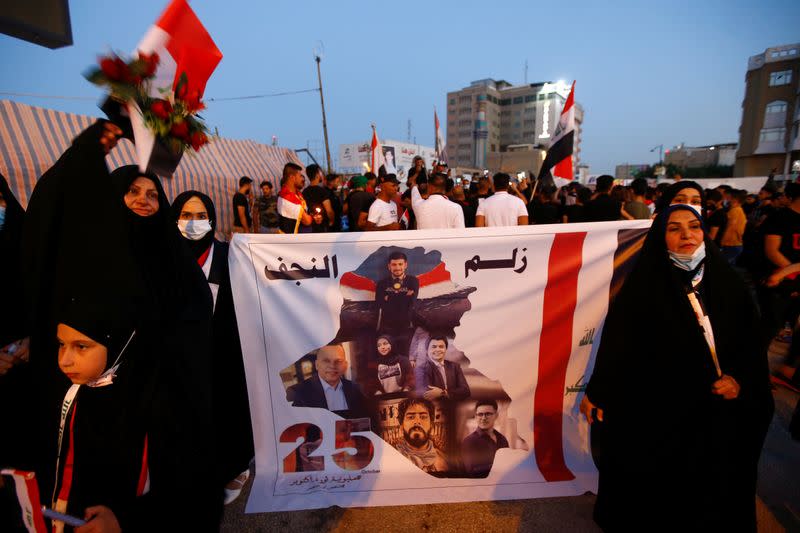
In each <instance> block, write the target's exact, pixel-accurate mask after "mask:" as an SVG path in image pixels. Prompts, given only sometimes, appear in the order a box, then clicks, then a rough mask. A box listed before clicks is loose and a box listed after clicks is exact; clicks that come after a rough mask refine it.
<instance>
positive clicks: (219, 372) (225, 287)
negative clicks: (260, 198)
mask: <svg viewBox="0 0 800 533" xmlns="http://www.w3.org/2000/svg"><path fill="white" fill-rule="evenodd" d="M172 220H173V223H175V224H176V225H177V227H178V230H179V231H180V233H181V235H182V236H183V240H184V242H185V243H186V244H187V245H188V247H189V249H190V250H191V252H192V256H193V257H194V258H195V260H196V261H197V266H198V268H199V269H201V270H202V272H203V276H204V277H205V278H206V279H207V280H208V287H209V289H210V290H211V294H212V296H213V300H214V302H213V307H214V315H213V320H212V362H211V365H212V387H213V398H214V407H213V417H214V418H213V420H214V423H213V425H214V437H215V440H216V452H215V453H216V458H215V461H214V462H215V467H216V470H217V471H218V474H219V479H220V483H222V484H224V485H225V501H224V503H225V504H229V503H231V502H233V501H234V500H235V499H236V498H237V497H238V496H239V494H240V493H241V490H242V487H243V486H244V483H245V482H246V481H247V479H248V478H249V477H250V460H251V459H252V458H253V455H254V451H253V430H252V428H251V426H250V404H249V399H248V396H247V382H246V381H245V374H244V361H243V359H242V346H241V343H240V341H239V328H238V325H237V323H236V311H235V309H234V305H233V292H232V290H231V277H230V271H229V270H228V243H226V242H221V241H218V240H217V239H215V238H214V232H215V231H216V229H217V211H216V209H215V208H214V202H213V201H212V200H211V198H209V197H208V196H207V195H205V194H203V193H201V192H199V191H194V190H189V191H184V192H182V193H180V194H179V195H178V196H176V197H175V201H174V202H173V203H172Z"/></svg>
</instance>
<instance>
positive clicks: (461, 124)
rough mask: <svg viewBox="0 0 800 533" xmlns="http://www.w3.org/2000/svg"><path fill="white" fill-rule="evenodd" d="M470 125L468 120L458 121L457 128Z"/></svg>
mask: <svg viewBox="0 0 800 533" xmlns="http://www.w3.org/2000/svg"><path fill="white" fill-rule="evenodd" d="M471 123H472V121H471V120H470V119H466V120H459V121H458V125H459V126H469V125H470V124H471Z"/></svg>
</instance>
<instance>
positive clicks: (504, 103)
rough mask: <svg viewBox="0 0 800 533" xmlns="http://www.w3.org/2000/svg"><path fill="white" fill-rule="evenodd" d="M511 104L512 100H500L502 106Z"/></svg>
mask: <svg viewBox="0 0 800 533" xmlns="http://www.w3.org/2000/svg"><path fill="white" fill-rule="evenodd" d="M509 104H511V98H503V99H502V100H500V105H509Z"/></svg>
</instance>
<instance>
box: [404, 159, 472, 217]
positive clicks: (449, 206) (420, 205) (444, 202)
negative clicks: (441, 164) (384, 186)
mask: <svg viewBox="0 0 800 533" xmlns="http://www.w3.org/2000/svg"><path fill="white" fill-rule="evenodd" d="M446 181H447V176H446V175H445V174H441V173H437V174H433V175H432V176H431V177H430V178H429V179H428V198H427V199H423V198H422V195H421V194H420V193H419V189H418V188H417V186H416V185H415V186H414V188H413V189H412V190H411V208H412V209H413V210H414V215H415V216H416V217H417V229H439V228H463V227H464V211H463V210H462V209H461V206H460V205H458V204H457V203H455V202H451V201H450V200H449V199H448V198H447V196H445V183H446Z"/></svg>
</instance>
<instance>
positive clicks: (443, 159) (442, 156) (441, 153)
mask: <svg viewBox="0 0 800 533" xmlns="http://www.w3.org/2000/svg"><path fill="white" fill-rule="evenodd" d="M433 127H434V129H435V132H436V146H435V147H434V152H435V157H436V160H437V161H439V162H440V163H447V150H446V149H445V144H444V135H442V128H441V127H440V126H439V115H437V114H436V108H435V107H434V108H433Z"/></svg>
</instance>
